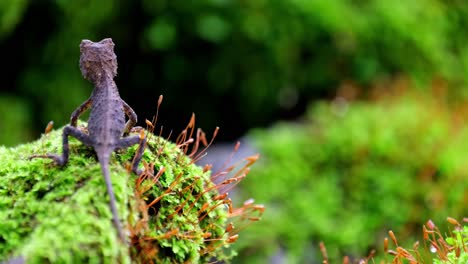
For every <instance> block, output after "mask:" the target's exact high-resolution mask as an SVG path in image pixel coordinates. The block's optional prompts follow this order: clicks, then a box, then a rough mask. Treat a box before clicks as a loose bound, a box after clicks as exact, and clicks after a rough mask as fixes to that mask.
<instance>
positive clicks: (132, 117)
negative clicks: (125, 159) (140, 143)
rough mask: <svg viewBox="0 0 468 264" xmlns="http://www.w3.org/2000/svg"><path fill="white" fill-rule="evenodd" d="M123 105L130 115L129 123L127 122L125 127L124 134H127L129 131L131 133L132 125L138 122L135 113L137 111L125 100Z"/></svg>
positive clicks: (126, 112)
mask: <svg viewBox="0 0 468 264" xmlns="http://www.w3.org/2000/svg"><path fill="white" fill-rule="evenodd" d="M122 106H123V109H124V112H125V114H126V115H127V116H128V121H127V124H125V129H124V133H123V135H124V136H127V135H128V133H130V130H131V129H132V127H133V126H135V124H136V123H137V115H136V114H135V111H133V109H132V108H131V107H130V106H129V105H128V104H127V103H126V102H125V101H124V100H122ZM135 144H136V143H135Z"/></svg>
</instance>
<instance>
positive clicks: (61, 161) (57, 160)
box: [28, 154, 65, 166]
mask: <svg viewBox="0 0 468 264" xmlns="http://www.w3.org/2000/svg"><path fill="white" fill-rule="evenodd" d="M37 158H40V159H51V160H53V161H54V163H55V164H56V165H57V166H63V165H65V159H64V158H63V157H61V156H57V155H54V154H44V155H39V154H37V155H32V156H29V158H28V159H29V160H32V159H37Z"/></svg>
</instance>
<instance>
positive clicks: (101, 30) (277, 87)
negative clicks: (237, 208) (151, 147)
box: [0, 0, 468, 137]
mask: <svg viewBox="0 0 468 264" xmlns="http://www.w3.org/2000/svg"><path fill="white" fill-rule="evenodd" d="M0 21H1V26H0V40H1V42H0V46H2V45H6V46H8V47H13V48H12V49H10V51H11V52H8V53H7V54H6V58H5V60H6V61H7V63H8V62H9V61H11V60H14V63H16V64H19V65H20V67H17V70H15V71H14V72H12V76H14V78H12V79H10V81H11V83H10V84H8V85H9V86H10V87H13V89H15V92H17V93H18V94H20V95H21V96H23V97H26V98H28V101H30V103H31V104H32V105H34V107H37V111H35V113H34V114H35V115H34V116H33V117H32V118H33V123H34V124H35V125H36V126H38V127H40V128H41V130H42V127H43V126H44V125H45V124H46V123H47V122H48V121H49V120H50V119H53V120H54V121H55V122H56V123H57V124H58V125H59V124H60V125H61V124H63V123H65V122H67V121H68V118H69V117H68V113H70V112H71V111H72V110H73V108H74V107H76V106H77V105H78V104H79V103H80V102H82V101H83V100H84V99H85V98H86V97H87V96H88V94H89V91H90V87H89V86H90V85H89V84H87V83H85V82H84V81H83V80H82V78H81V77H80V74H79V71H78V67H77V60H78V56H79V55H78V54H79V50H78V44H79V42H80V40H81V39H83V38H88V39H92V40H99V39H102V38H104V37H112V38H114V42H115V43H116V50H117V55H118V56H119V65H120V66H119V67H120V69H119V76H118V79H117V82H118V84H119V86H120V90H121V92H122V93H123V95H124V96H123V97H124V98H128V100H130V102H129V103H130V105H135V103H136V102H140V104H139V105H137V106H136V107H135V108H136V110H137V112H138V113H141V114H143V115H144V117H151V115H152V114H153V111H154V103H152V102H141V98H143V97H144V98H154V101H156V98H157V97H158V95H159V94H161V93H162V94H164V95H165V98H166V99H165V102H166V109H167V112H169V113H174V112H179V113H180V112H183V113H184V114H187V116H188V115H189V114H190V113H191V112H192V111H195V112H196V113H197V114H199V116H201V117H202V118H201V120H202V123H201V124H202V126H203V127H208V128H210V127H214V126H216V125H220V126H221V127H223V128H224V130H225V131H226V132H225V133H226V134H228V133H231V131H233V132H232V133H237V135H236V137H237V136H239V135H240V134H241V133H243V132H244V131H245V130H246V129H247V128H249V127H252V126H258V125H265V124H268V123H269V122H272V121H274V120H276V119H278V117H279V116H284V115H285V114H284V111H292V112H294V113H297V112H300V111H302V110H303V109H302V107H301V106H302V105H304V104H305V103H306V102H307V101H309V100H312V99H316V98H317V97H323V96H324V95H330V94H333V90H334V88H335V87H337V85H338V84H339V83H340V82H341V81H343V80H353V81H357V82H358V83H360V84H363V85H364V86H366V85H368V84H370V83H372V82H374V81H375V80H381V79H385V78H391V77H392V76H393V75H394V74H407V75H410V76H412V77H414V79H416V80H430V79H431V78H433V77H442V78H446V79H448V80H450V81H451V82H452V86H451V87H455V88H457V89H458V88H460V87H463V86H465V85H466V81H467V76H468V46H467V45H465V43H467V42H468V27H467V25H468V4H466V2H465V1H458V0H415V1H406V2H401V1H383V0H367V1H351V0H337V1H308V0H287V1H284V0H270V1H266V0H256V1H233V0H203V1H189V2H187V1H181V0H179V1H177V0H176V1H168V0H144V1H130V0H123V1H117V0H103V1H89V0H84V1H63V0H55V1H52V0H49V1H24V0H23V1H21V0H16V1H2V2H1V3H0ZM15 29H16V30H15ZM134 91H138V93H135V92H134ZM459 91H462V92H464V90H459ZM132 102H133V104H132ZM220 110H223V111H220ZM178 116H180V115H178ZM232 120H236V122H232ZM177 122H178V120H177ZM174 123H176V122H174ZM174 123H171V121H169V122H167V123H166V125H169V126H172V127H174V126H173V124H174ZM36 130H37V129H36Z"/></svg>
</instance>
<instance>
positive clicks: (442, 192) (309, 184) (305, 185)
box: [238, 95, 468, 263]
mask: <svg viewBox="0 0 468 264" xmlns="http://www.w3.org/2000/svg"><path fill="white" fill-rule="evenodd" d="M464 113H465V114H464V116H465V117H464V118H463V119H462V118H461V117H462V116H463V112H460V111H456V112H454V111H452V110H450V109H449V108H448V107H446V106H445V105H444V103H443V102H441V101H437V100H435V99H431V98H430V97H429V96H409V95H407V96H402V97H401V98H387V99H386V100H383V101H379V102H377V103H376V102H352V103H350V104H349V105H347V104H345V103H343V102H341V103H337V102H335V103H324V102H322V103H318V104H315V105H314V106H313V107H311V108H310V111H309V112H308V115H307V119H306V120H305V121H304V122H303V123H300V124H299V123H280V124H277V125H275V126H274V127H272V128H271V129H269V130H268V131H264V130H256V131H254V132H253V133H252V134H251V138H252V139H253V142H254V144H255V145H256V146H257V147H258V148H259V151H260V153H262V159H260V160H259V163H258V164H256V166H254V167H253V168H252V171H251V173H250V174H249V176H248V177H247V178H246V179H245V181H244V182H242V184H241V185H242V192H243V195H244V196H245V198H247V197H256V201H257V202H259V203H265V206H266V208H267V210H266V212H265V215H264V217H263V219H262V223H261V224H257V225H253V226H252V228H251V229H250V230H249V231H248V232H244V233H243V237H242V239H241V240H240V241H241V243H242V242H243V243H245V244H244V249H243V251H242V252H241V254H240V256H241V258H238V260H239V263H257V262H255V261H254V260H256V261H259V260H264V259H266V258H267V256H270V257H271V256H272V255H274V254H275V253H278V252H280V251H281V250H280V249H283V250H286V254H287V255H286V256H287V259H288V262H287V263H312V261H317V260H318V259H320V253H319V251H318V243H319V241H323V242H324V243H325V245H326V246H327V249H328V253H329V256H330V257H331V259H332V261H331V263H335V262H339V261H338V260H339V258H338V256H340V255H341V256H343V255H345V254H346V255H349V256H366V255H367V253H368V252H367V250H368V249H369V248H375V249H377V250H379V249H381V248H382V242H383V237H384V236H385V235H386V232H387V231H388V230H389V229H392V230H393V231H395V233H397V234H398V237H399V240H403V241H405V240H409V241H415V240H416V239H419V234H420V233H421V224H422V223H424V222H425V221H426V220H427V219H433V220H434V221H436V222H437V221H438V222H444V219H445V218H446V217H447V216H453V217H457V218H461V217H463V216H466V215H467V214H468V208H467V207H466V204H467V202H468V200H467V199H468V197H467V194H466V190H467V188H468V182H467V181H466V179H467V177H468V165H467V164H468V156H467V155H466V152H467V149H468V126H466V125H465V124H466V120H467V119H466V111H465V112H464ZM411 235H412V236H416V235H417V238H416V239H414V240H413V239H405V238H408V237H409V236H411Z"/></svg>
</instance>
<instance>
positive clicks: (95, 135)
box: [31, 38, 146, 241]
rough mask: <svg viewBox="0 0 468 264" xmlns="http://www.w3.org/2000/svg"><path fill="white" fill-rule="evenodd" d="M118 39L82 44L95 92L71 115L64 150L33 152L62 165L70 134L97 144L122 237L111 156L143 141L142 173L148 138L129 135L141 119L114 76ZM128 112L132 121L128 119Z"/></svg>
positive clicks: (140, 151) (138, 155) (64, 134)
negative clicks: (81, 121)
mask: <svg viewBox="0 0 468 264" xmlns="http://www.w3.org/2000/svg"><path fill="white" fill-rule="evenodd" d="M114 46H115V45H114V42H113V41H112V39H111V38H105V39H103V40H101V41H99V42H92V41H90V40H87V39H84V40H82V41H81V44H80V63H79V66H80V70H81V73H82V75H83V77H84V78H85V79H86V80H88V81H90V82H91V83H92V84H93V85H94V90H93V92H92V94H91V96H90V97H89V98H88V99H87V100H86V101H85V102H84V103H82V104H81V105H80V106H79V107H78V108H77V109H76V110H75V111H74V112H73V113H72V115H71V118H70V124H69V125H67V126H65V127H64V129H63V132H62V154H61V155H57V154H45V155H33V156H31V158H49V159H52V160H53V161H54V163H55V164H56V165H58V166H64V165H65V164H66V163H67V161H68V158H69V145H68V137H69V136H73V137H75V138H77V139H78V140H79V141H81V142H82V143H83V144H85V145H87V146H91V147H93V148H94V151H95V152H96V155H97V158H98V161H99V163H100V166H101V171H102V174H103V176H104V180H105V184H106V188H107V193H108V196H109V206H110V209H111V212H112V221H113V224H114V226H115V228H116V230H117V233H118V236H119V238H120V240H121V241H125V235H124V232H123V230H122V226H121V223H120V220H119V217H118V212H117V207H116V204H115V195H114V191H113V189H112V184H111V181H110V175H109V160H110V156H111V154H112V152H113V151H114V150H116V149H125V148H128V147H130V146H133V145H135V144H139V148H138V151H137V153H136V155H135V158H134V162H133V165H132V171H133V172H134V173H136V174H138V175H139V174H141V172H142V171H141V170H139V169H138V164H139V163H140V160H141V158H142V155H143V152H144V147H145V144H146V138H145V137H144V136H142V135H141V136H137V135H135V136H128V134H129V132H130V130H131V129H132V127H133V126H134V125H135V124H136V122H137V116H136V114H135V112H134V111H133V109H132V108H131V107H130V106H129V105H128V104H127V103H126V102H125V101H123V100H122V99H121V98H120V95H119V92H118V89H117V85H116V84H115V82H114V77H115V76H116V75H117V56H116V55H115V53H114ZM90 108H91V112H90V115H89V119H88V129H87V130H88V132H87V133H85V132H83V131H82V130H80V129H78V128H77V120H78V118H79V116H80V115H81V114H82V113H83V112H85V111H86V110H88V109H90ZM125 115H127V116H128V121H127V122H126V123H125Z"/></svg>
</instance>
